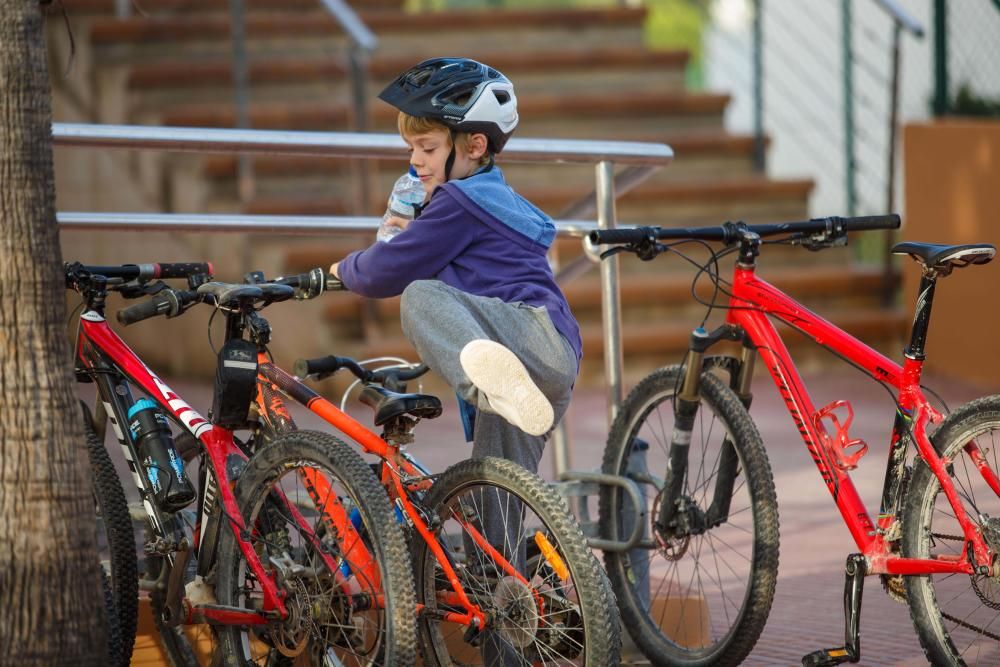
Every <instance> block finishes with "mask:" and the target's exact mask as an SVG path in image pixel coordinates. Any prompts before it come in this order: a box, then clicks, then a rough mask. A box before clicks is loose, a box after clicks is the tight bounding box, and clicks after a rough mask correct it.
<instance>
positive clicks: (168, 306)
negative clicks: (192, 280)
mask: <svg viewBox="0 0 1000 667" xmlns="http://www.w3.org/2000/svg"><path fill="white" fill-rule="evenodd" d="M197 298H198V294H197V292H179V291H175V290H165V291H163V292H161V293H160V294H157V295H156V296H154V297H153V298H152V299H150V300H149V301H143V302H142V303H137V304H136V305H134V306H129V307H128V308H122V309H121V310H119V311H118V314H117V315H116V317H117V318H118V322H119V323H120V324H122V325H123V326H126V327H127V326H129V325H130V324H135V323H136V322H141V321H143V320H148V319H149V318H150V317H156V316H157V315H166V316H167V317H174V316H176V315H180V314H181V312H183V310H184V307H185V306H186V305H187V304H189V303H191V302H192V301H195V300H196V299H197Z"/></svg>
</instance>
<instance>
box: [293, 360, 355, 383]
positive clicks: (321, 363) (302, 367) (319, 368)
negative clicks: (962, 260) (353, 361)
mask: <svg viewBox="0 0 1000 667" xmlns="http://www.w3.org/2000/svg"><path fill="white" fill-rule="evenodd" d="M348 361H349V360H348ZM345 367H347V366H346V365H345V364H344V360H343V359H341V358H340V357H336V356H334V355H332V354H331V355H329V356H326V357H320V358H319V359H296V360H295V364H294V365H293V366H292V372H293V373H294V374H295V377H297V378H306V377H309V376H310V375H329V374H330V373H336V372H337V371H339V370H340V369H341V368H345Z"/></svg>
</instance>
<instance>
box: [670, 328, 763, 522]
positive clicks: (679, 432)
mask: <svg viewBox="0 0 1000 667" xmlns="http://www.w3.org/2000/svg"><path fill="white" fill-rule="evenodd" d="M742 338H743V334H742V331H741V330H740V329H739V328H738V327H735V326H733V325H729V324H726V325H723V326H721V327H719V328H718V329H715V330H714V331H712V332H711V333H709V332H707V331H705V329H703V328H702V327H698V328H697V329H695V330H694V331H693V332H691V342H690V345H689V349H688V357H687V366H686V367H685V371H684V379H683V382H682V384H681V387H680V390H679V391H678V392H677V396H676V400H675V406H674V430H673V433H672V434H671V436H670V452H669V456H668V460H667V472H666V475H665V476H664V493H663V494H662V495H661V498H660V507H659V510H658V513H657V518H656V525H657V526H658V527H659V528H660V529H661V530H667V529H669V527H670V525H671V523H672V522H673V520H674V517H675V515H676V513H677V508H678V505H679V501H680V499H681V492H682V491H683V490H684V481H685V479H686V477H687V466H688V454H689V452H690V449H691V433H692V431H693V430H694V422H695V418H696V417H697V414H698V407H699V405H700V404H701V399H700V396H701V374H702V371H703V369H704V364H705V352H706V351H707V350H708V349H709V348H710V347H712V346H713V345H715V344H716V343H717V342H719V341H721V340H741V339H742ZM753 354H754V352H753V350H752V349H750V348H749V347H748V346H744V353H743V358H742V359H741V363H740V366H739V370H738V371H737V372H736V373H735V377H734V382H735V383H738V386H739V392H740V394H741V397H742V396H745V397H746V398H745V403H744V404H745V405H748V404H749V401H750V396H751V395H750V391H749V386H750V379H751V377H752V375H753V360H754V356H753ZM731 372H732V370H731ZM738 466H739V460H738V457H737V456H736V449H735V447H733V444H732V442H730V440H729V438H726V440H725V442H724V443H723V446H722V452H721V454H720V461H719V474H718V476H717V477H716V486H715V491H714V493H713V497H712V503H711V505H710V506H709V509H708V512H707V513H706V515H705V518H706V527H707V528H708V527H713V526H716V525H718V524H720V523H722V522H723V521H725V520H726V518H728V516H729V502H730V499H731V498H732V492H733V484H734V481H735V478H736V472H737V469H738Z"/></svg>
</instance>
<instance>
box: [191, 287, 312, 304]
mask: <svg viewBox="0 0 1000 667" xmlns="http://www.w3.org/2000/svg"><path fill="white" fill-rule="evenodd" d="M198 294H211V295H212V296H214V297H215V302H216V303H217V304H219V305H220V306H236V305H238V304H240V303H253V302H254V301H258V300H260V301H267V302H269V303H271V302H275V301H284V300H285V299H290V298H291V297H292V295H294V294H295V290H294V289H293V288H291V287H289V286H288V285H278V284H275V283H264V284H261V285H237V284H232V283H220V282H210V283H205V284H203V285H199V287H198Z"/></svg>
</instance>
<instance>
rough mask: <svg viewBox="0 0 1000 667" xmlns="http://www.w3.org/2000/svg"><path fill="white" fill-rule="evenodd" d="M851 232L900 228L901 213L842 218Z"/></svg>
mask: <svg viewBox="0 0 1000 667" xmlns="http://www.w3.org/2000/svg"><path fill="white" fill-rule="evenodd" d="M840 221H841V222H843V223H844V226H845V227H846V229H847V231H849V232H863V231H866V230H871V229H899V225H900V223H901V221H900V219H899V215H897V214H895V213H889V214H886V215H862V216H857V217H854V218H840Z"/></svg>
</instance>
